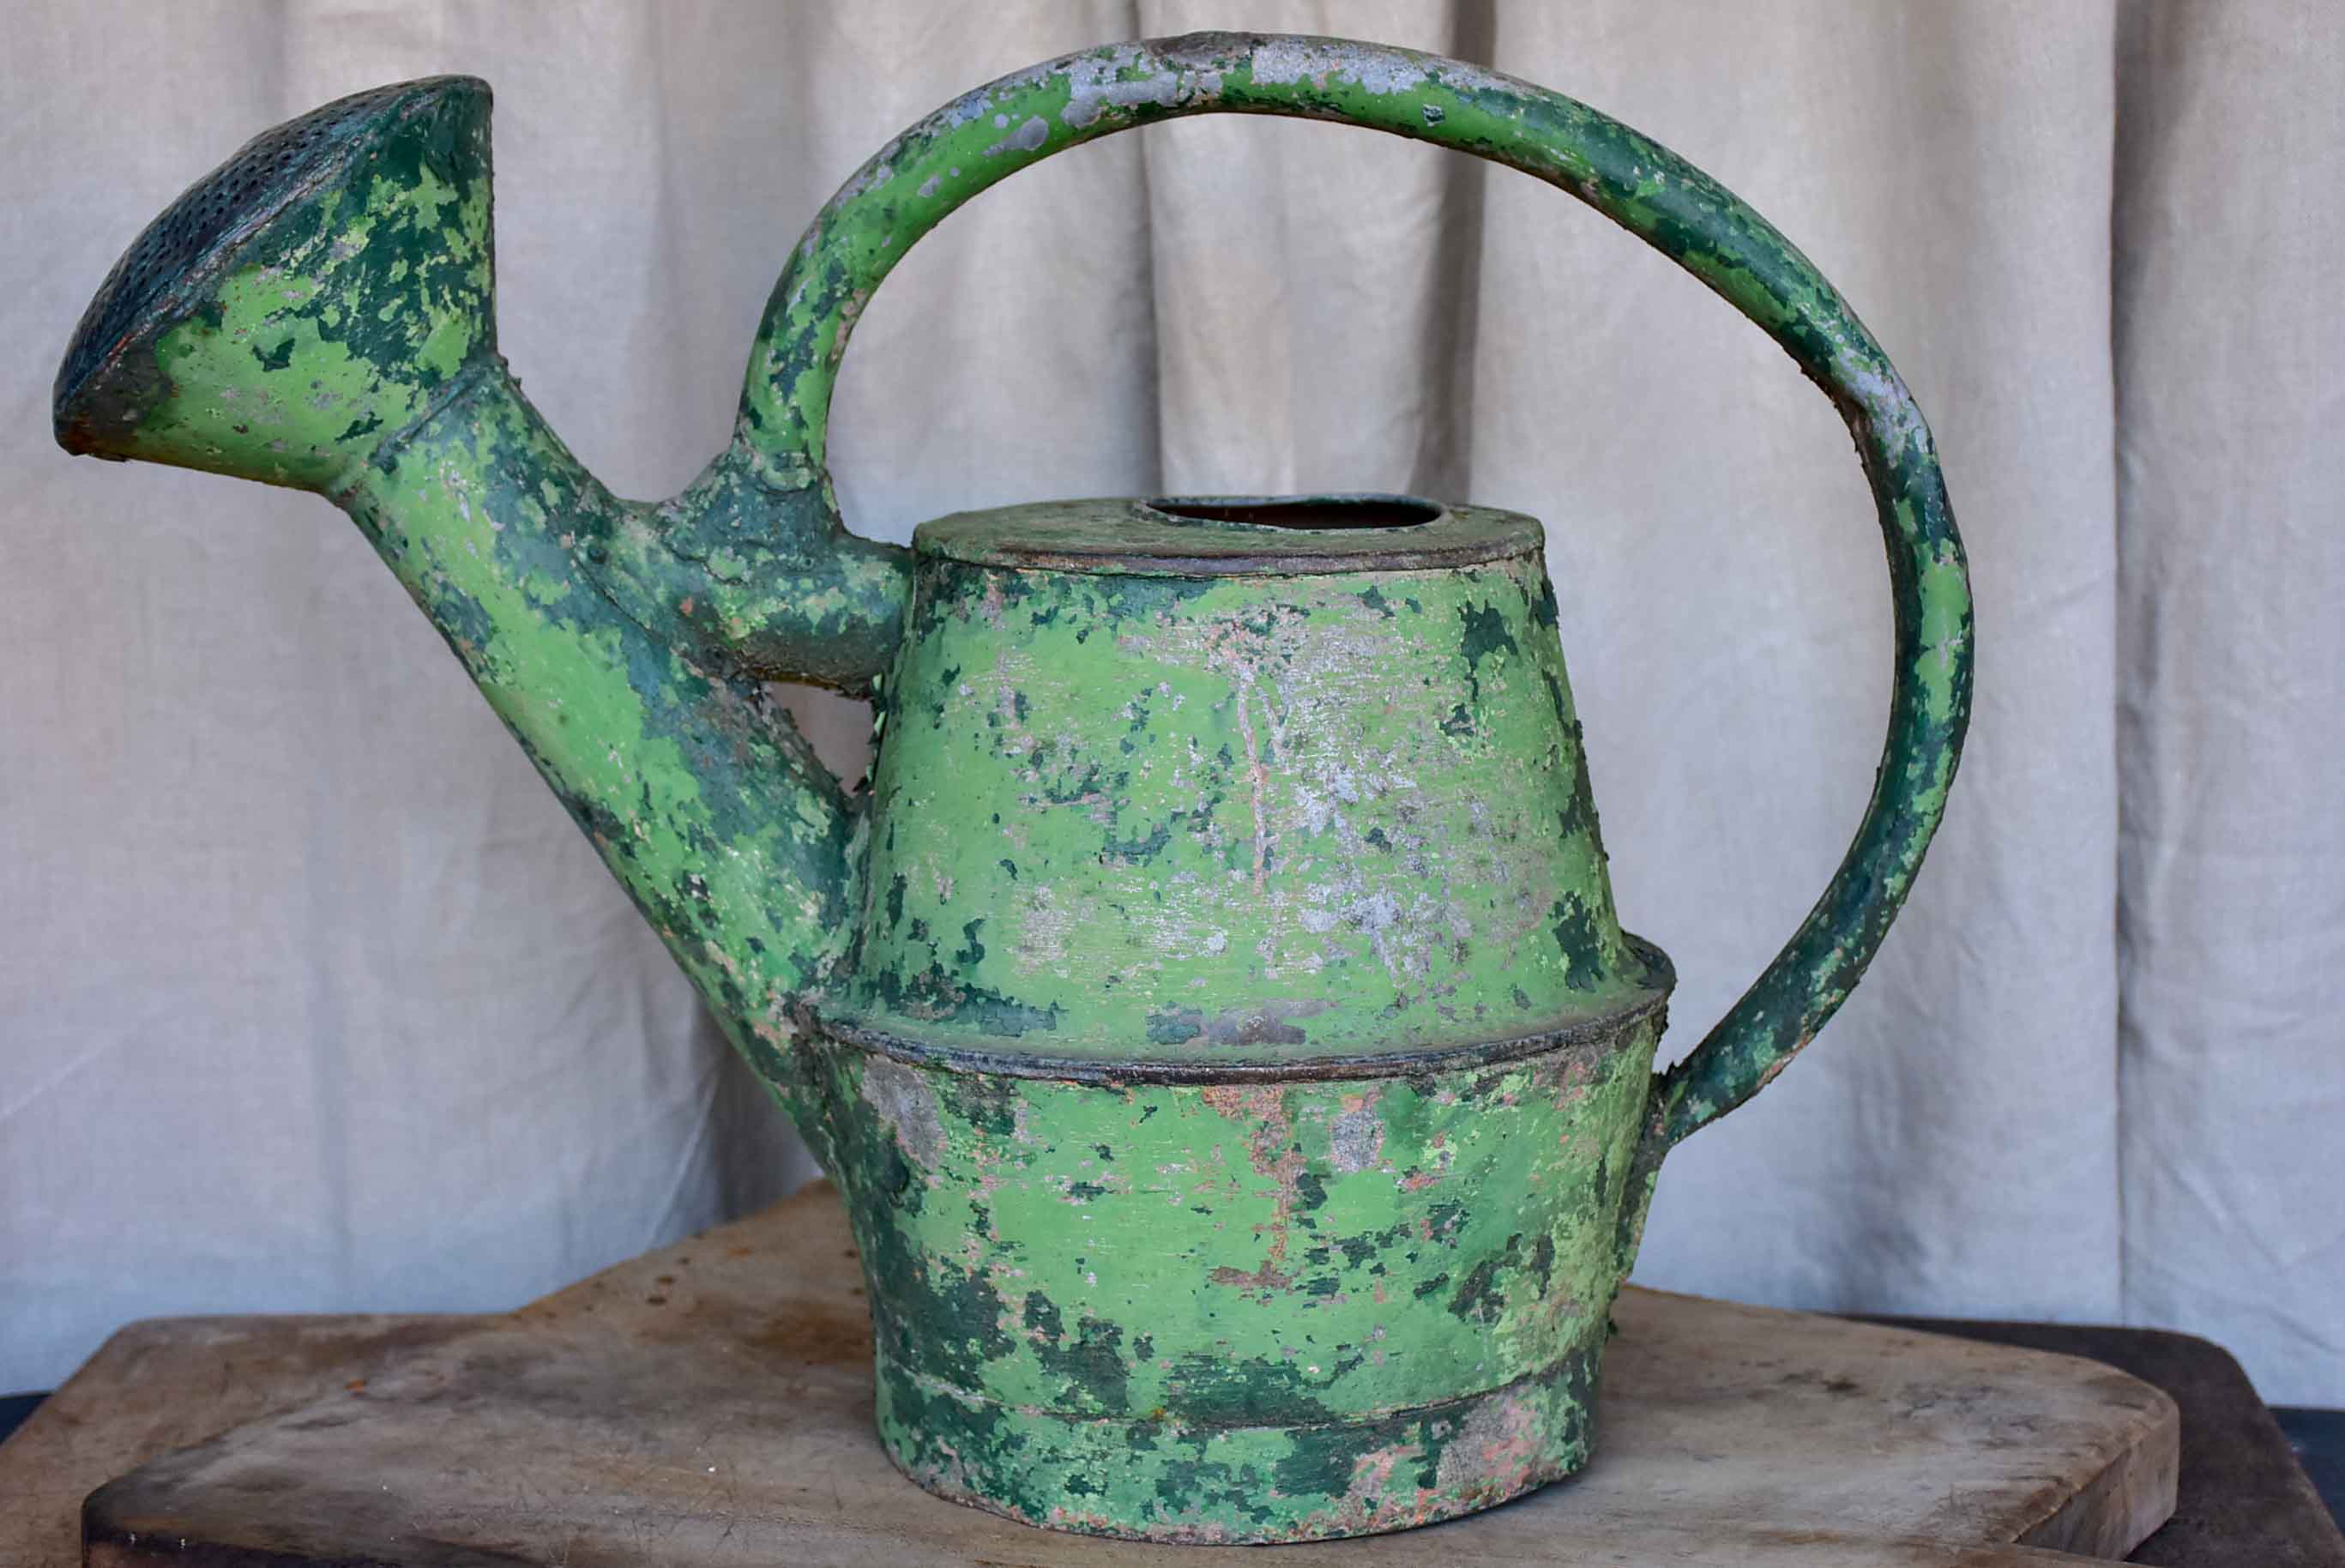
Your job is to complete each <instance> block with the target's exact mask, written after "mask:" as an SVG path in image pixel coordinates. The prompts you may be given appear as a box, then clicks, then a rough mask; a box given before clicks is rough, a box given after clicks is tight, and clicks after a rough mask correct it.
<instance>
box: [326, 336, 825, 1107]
mask: <svg viewBox="0 0 2345 1568" xmlns="http://www.w3.org/2000/svg"><path fill="white" fill-rule="evenodd" d="M336 499H337V500H338V501H339V502H340V504H342V505H343V506H344V507H345V508H346V509H347V510H348V511H349V512H350V514H351V515H352V516H353V517H354V518H356V519H357V521H358V522H359V524H360V527H361V528H362V529H364V530H365V532H366V534H367V535H368V536H369V538H370V539H371V541H372V542H373V543H374V545H375V547H376V549H377V550H378V551H379V552H380V553H381V555H382V557H383V559H384V560H385V561H386V562H387V563H388V564H389V565H391V569H392V570H393V571H394V572H395V573H397V574H398V575H399V578H400V580H401V582H402V583H403V584H404V585H406V587H407V589H408V592H409V593H410V594H411V595H412V596H413V597H414V599H415V601H416V603H417V604H418V605H419V606H421V607H422V608H423V610H424V612H425V613H426V614H427V615H429V616H431V620H432V622H433V624H434V625H435V626H438V627H439V629H440V632H441V635H442V636H444V637H445V638H446V639H447V641H448V646H449V647H450V648H451V649H452V651H453V652H454V653H455V655H456V657H457V658H458V659H459V660H460V661H461V662H462V665H463V667H464V668H465V671H466V673H468V674H469V675H471V676H472V679H473V680H474V681H475V682H476V683H477V684H478V685H479V687H480V688H481V691H482V695H483V696H485V697H487V698H488V701H489V705H490V707H491V708H493V709H495V711H496V713H497V715H498V717H499V718H502V719H503V721H504V723H505V726H506V728H509V729H510V730H511V731H512V732H513V736H514V738H516V739H518V740H519V741H520V742H521V744H522V747H523V749H524V750H526V751H527V752H528V753H529V756H530V759H531V760H532V761H533V763H535V764H536V766H537V769H538V771H539V772H540V773H541V774H542V775H543V777H544V779H545V780H546V782H547V783H548V784H549V785H551V786H552V787H553V790H554V793H555V794H556V795H557V796H559V797H560V799H561V800H562V802H563V806H564V807H565V808H566V809H568V810H569V812H570V814H571V816H572V818H573V819H574V820H575V821H576V822H577V823H578V825H579V827H580V828H581V829H583V830H584V831H585V833H586V835H587V836H588V838H590V839H591V840H593V841H594V847H595V849H596V850H597V852H598V853H600V854H601V855H602V857H603V860H604V864H606V865H607V866H609V867H610V869H611V871H612V873H613V875H614V876H615V877H617V878H618V880H619V881H620V883H621V885H622V886H624V888H625V889H626V891H627V892H628V895H629V896H630V897H631V898H632V899H633V900H634V902H635V904H636V905H637V907H638V908H640V909H641V910H642V911H643V912H644V915H645V919H647V920H648V921H650V922H651V924H652V926H653V928H654V929H655V931H657V932H659V935H660V938H661V940H662V941H663V942H665V943H666V944H667V946H668V948H669V950H670V951H671V952H673V953H674V954H675V958H676V960H677V962H679V963H680V964H682V966H683V967H684V969H685V972H686V973H687V974H688V975H689V976H690V977H691V978H692V981H693V983H695V986H696V987H697V988H698V989H699V990H700V992H701V993H702V995H703V996H705V997H706V999H707V1001H708V1002H709V1003H710V1005H711V1006H712V1007H713V1008H715V1009H716V1013H718V1015H719V1017H720V1018H721V1019H722V1020H723V1021H724V1022H725V1023H726V1028H727V1032H728V1033H731V1034H732V1035H733V1036H734V1038H735V1039H736V1043H738V1044H740V1045H741V1046H742V1048H743V1049H744V1050H745V1051H746V1052H747V1053H748V1054H750V1055H751V1056H752V1057H753V1059H756V1062H757V1064H758V1065H759V1066H760V1068H761V1069H763V1070H764V1071H765V1073H766V1076H767V1077H768V1078H771V1079H775V1080H776V1081H787V1079H788V1078H789V1077H790V1075H791V1074H790V1073H789V1069H788V1066H787V1062H786V1060H785V1055H786V1053H785V1050H784V1047H785V1046H786V1044H787V1041H788V1039H789V1037H790V1034H791V1030H792V1021H793V1019H794V1018H795V1017H796V1016H797V1013H798V1011H799V1009H800V1007H801V1006H802V1005H803V1003H804V1001H805V999H806V998H807V996H808V995H809V994H810V993H813V992H815V991H816V990H817V988H819V987H820V986H821V984H822V983H823V982H824V981H825V980H826V979H827V976H828V975H829V973H830V972H831V971H832V970H833V968H834V967H835V966H836V965H837V963H838V962H839V960H840V958H841V955H842V953H843V952H844V950H845V947H846V944H847V942H848V932H849V928H850V925H851V921H850V920H849V918H848V916H849V913H850V911H852V910H853V909H854V908H855V907H856V906H857V904H858V897H857V892H856V888H855V883H854V879H855V867H856V861H857V858H858V857H857V856H856V855H855V854H854V853H853V852H852V851H853V850H854V848H855V845H854V838H855V834H856V832H857V830H858V821H859V815H858V813H857V812H855V811H854V810H852V809H850V804H849V801H848V796H847V793H846V791H845V790H843V789H841V787H840V785H839V782H838V780H837V779H835V778H833V777H832V776H831V775H830V773H829V772H828V771H827V769H824V768H823V766H822V764H821V763H820V762H819V761H818V760H817V759H816V758H815V756H814V753H813V751H812V748H810V747H808V746H807V742H806V741H805V739H804V738H802V737H801V736H800V735H799V734H798V732H797V728H796V727H795V726H794V725H793V724H792V723H791V722H790V719H789V718H788V715H787V713H785V712H784V711H783V710H782V709H781V708H779V707H778V706H777V705H776V704H774V703H773V702H771V701H770V700H769V698H768V697H766V693H765V691H764V689H763V687H762V686H761V685H760V684H759V683H758V682H757V681H756V679H755V678H753V677H750V676H748V675H746V674H744V673H741V672H739V671H736V670H733V669H729V668H727V667H724V666H721V665H716V664H714V663H710V662H705V661H703V660H701V659H699V658H697V657H695V654H694V652H693V650H692V649H690V648H688V647H677V646H675V644H673V643H671V642H669V641H666V640H665V639H664V638H662V637H661V636H659V635H658V632H657V629H656V628H655V627H654V626H646V625H645V624H644V622H643V621H642V620H641V619H640V618H638V617H637V616H635V615H634V614H631V613H630V612H629V611H628V610H627V609H626V608H625V607H624V606H621V605H620V604H618V603H616V602H614V599H613V598H612V597H611V596H608V595H606V594H605V593H604V591H603V590H602V588H601V587H600V586H599V585H597V584H596V583H595V582H594V580H593V579H592V577H591V576H590V575H589V571H590V568H592V566H593V565H594V555H596V554H597V553H604V554H607V553H608V552H607V549H606V546H605V543H604V542H607V541H610V540H613V539H619V538H632V537H635V536H638V535H644V534H645V533H647V532H648V530H649V524H648V522H647V521H646V517H645V513H646V511H647V509H645V508H643V507H640V506H636V505H634V504H630V503H626V502H623V501H619V500H617V499H615V498H614V497H613V496H612V495H611V494H610V493H609V492H608V491H607V490H606V489H604V486H603V485H601V484H598V483H597V482H596V481H595V480H594V477H593V475H591V474H589V473H587V472H586V471H585V469H584V467H583V466H581V465H580V464H579V463H578V462H577V460H576V459H575V458H574V457H573V456H572V455H571V453H570V452H569V451H568V450H567V449H566V448H565V447H564V446H563V443H561V442H560V441H559V440H558V439H557V438H556V437H555V436H554V434H553V432H552V431H551V430H550V429H549V428H547V426H546V424H545V422H544V421H543V419H542V418H541V417H540V416H539V415H538V413H537V411H536V410H535V409H533V408H532V407H531V406H530V404H529V402H527V400H525V399H524V398H523V396H522V395H521V392H520V391H519V389H518V388H516V387H515V386H514V385H513V382H511V380H510V379H509V378H507V377H506V376H504V375H503V373H502V372H500V373H496V374H492V375H487V376H483V377H482V378H481V380H480V381H479V382H478V383H477V384H475V385H474V386H472V387H471V388H469V389H467V390H466V392H464V393H463V394H462V395H461V396H459V397H457V398H455V399H453V400H452V401H451V402H448V403H447V404H446V405H444V406H443V407H442V408H440V409H439V410H438V411H436V412H434V413H433V414H431V416H430V417H429V418H428V419H426V420H425V421H424V422H423V423H421V424H419V425H418V426H416V427H415V428H414V429H413V430H412V431H411V432H410V433H408V434H407V435H406V436H405V437H404V439H402V440H401V442H400V443H397V444H396V445H395V446H393V447H390V448H386V449H385V450H384V451H383V452H382V453H381V456H380V460H379V461H376V462H371V463H366V464H364V465H361V466H360V468H359V469H357V470H355V471H354V472H353V473H352V475H351V477H350V483H349V484H348V485H347V487H346V488H345V489H343V490H342V491H341V492H340V493H339V494H337V496H336Z"/></svg>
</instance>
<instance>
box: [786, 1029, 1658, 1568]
mask: <svg viewBox="0 0 2345 1568" xmlns="http://www.w3.org/2000/svg"><path fill="white" fill-rule="evenodd" d="M1659 1033H1660V1020H1659V1019H1658V1018H1657V1017H1648V1018H1645V1019H1643V1020H1640V1021H1639V1022H1637V1023H1631V1024H1629V1025H1628V1026H1627V1027H1626V1028H1623V1029H1621V1030H1619V1032H1617V1033H1616V1034H1615V1035H1614V1036H1613V1037H1611V1038H1609V1039H1601V1040H1595V1041H1589V1042H1587V1043H1585V1044H1579V1045H1573V1046H1567V1047H1564V1048H1561V1049H1559V1050H1555V1051H1551V1052H1548V1053H1545V1054H1539V1055H1535V1056H1530V1057H1527V1058H1524V1059H1521V1060H1518V1061H1514V1062H1508V1063H1502V1064H1495V1065H1467V1066H1462V1067H1454V1068H1445V1067H1443V1066H1441V1065H1439V1064H1428V1065H1423V1066H1420V1067H1419V1068H1418V1069H1417V1070H1416V1071H1415V1072H1414V1073H1412V1074H1407V1075H1401V1074H1394V1075H1391V1076H1384V1077H1361V1078H1353V1079H1335V1080H1328V1081H1324V1082H1313V1083H1302V1084H1296V1083H1278V1082H1270V1083H1256V1084H1213V1083H1203V1084H1130V1085H1125V1086H1122V1087H1118V1086H1116V1085H1112V1084H1107V1085H1095V1084H1071V1083H1067V1082H1063V1081H1058V1080H1051V1079H1038V1078H1021V1077H1008V1076H1001V1075H996V1074H980V1073H972V1072H968V1071H960V1070H955V1069H953V1068H951V1067H947V1066H939V1065H933V1064H910V1063H906V1062H900V1061H897V1060H894V1059H891V1058H888V1057H884V1056H877V1055H873V1054H867V1053H863V1052H857V1051H831V1052H826V1053H824V1055H823V1066H824V1070H825V1074H826V1081H825V1083H824V1084H823V1093H822V1094H821V1095H820V1096H819V1098H820V1099H821V1100H822V1102H823V1103H824V1104H825V1105H827V1106H829V1107H830V1108H831V1109H830V1134H831V1151H832V1153H831V1159H832V1164H831V1166H830V1168H831V1169H832V1170H833V1171H834V1172H835V1173H837V1176H838V1179H839V1182H840V1185H841V1186H842V1187H843V1188H844V1189H845V1190H846V1191H847V1192H848V1195H849V1197H848V1212H849V1214H850V1216H851V1217H852V1218H853V1220H854V1223H855V1228H856V1236H857V1239H858V1242H859V1243H860V1245H861V1247H862V1249H863V1252H864V1256H865V1259H866V1264H867V1268H868V1273H869V1276H870V1280H871V1285H870V1288H871V1306H872V1317H873V1323H874V1328H875V1330H876V1337H877V1342H878V1387H879V1424H880V1431H881V1434H882V1435H883V1436H884V1437H885V1438H886V1440H887V1441H888V1447H889V1450H890V1451H891V1452H893V1453H894V1455H895V1456H896V1459H897V1461H898V1463H900V1464H902V1465H903V1466H904V1467H905V1469H906V1470H907V1471H909V1473H910V1474H912V1475H913V1476H914V1477H915V1478H916V1479H918V1480H919V1481H922V1482H923V1483H924V1484H926V1485H929V1486H930V1487H931V1488H933V1489H935V1490H938V1491H940V1492H946V1493H947V1494H948V1495H951V1496H955V1497H959V1498H961V1499H964V1500H966V1501H970V1502H981V1503H983V1504H984V1505H986V1506H988V1507H991V1508H995V1509H998V1510H1000V1511H1001V1512H1008V1513H1010V1514H1012V1515H1013V1516H1015V1517H1018V1518H1021V1519H1026V1520H1029V1521H1030V1522H1034V1523H1038V1524H1051V1525H1057V1526H1061V1527H1064V1528H1072V1529H1083V1530H1096V1531H1101V1532H1108V1533H1114V1534H1142V1535H1147V1536H1151V1537H1154V1538H1158V1539H1168V1540H1199V1541H1223V1540H1231V1541H1239V1540H1256V1539H1301V1538H1306V1537H1312V1536H1320V1535H1328V1534H1351V1533H1357V1532H1365V1531H1373V1530H1390V1529H1395V1528H1398V1527H1401V1526H1405V1525H1409V1524H1417V1523H1423V1522H1427V1521H1429V1520H1433V1519H1439V1518H1444V1517H1447V1516H1448V1515H1450V1514H1454V1513H1457V1512H1465V1511H1468V1510H1471V1509H1475V1508H1480V1507H1487V1505H1489V1504H1490V1503H1493V1502H1500V1501H1503V1500H1504V1499H1506V1498H1508V1497H1511V1496H1514V1495H1515V1494H1517V1493H1518V1492H1523V1491H1525V1490H1527V1489H1528V1488H1530V1487H1533V1486H1537V1485H1538V1484H1540V1483H1541V1482H1544V1481H1551V1480H1553V1479H1555V1478H1556V1477H1557V1476H1559V1475H1563V1474H1567V1473H1568V1472H1569V1471H1573V1470H1576V1469H1578V1468H1579V1465H1580V1464H1581V1463H1582V1462H1583V1461H1585V1460H1586V1458H1587V1456H1588V1448H1589V1431H1588V1412H1589V1408H1590V1406H1589V1392H1590V1390H1591V1388H1592V1386H1593V1382H1594V1378H1595V1372H1596V1362H1597V1357H1598V1354H1599V1350H1600V1349H1601V1346H1602V1341H1603V1338H1604V1332H1605V1321H1606V1313H1607V1312H1608V1311H1609V1308H1610V1307H1611V1303H1612V1298H1613V1296H1614V1294H1615V1292H1616V1291H1617V1290H1618V1289H1619V1282H1620V1277H1621V1274H1622V1272H1623V1270H1622V1268H1621V1259H1620V1258H1619V1256H1618V1254H1617V1251H1616V1244H1617V1237H1618V1235H1619V1219H1620V1216H1621V1214H1622V1211H1623V1208H1624V1207H1625V1205H1627V1204H1628V1203H1629V1202H1630V1201H1631V1195H1630V1193H1629V1177H1630V1164H1631V1156H1632V1154H1633V1152H1634V1147H1635V1144H1636V1139H1637V1135H1638V1128H1639V1119H1640V1118H1639V1112H1640V1111H1641V1109H1642V1107H1643V1105H1644V1102H1645V1097H1646V1094H1647V1085H1648V1080H1649V1078H1650V1065H1651V1062H1652V1054H1653V1046H1654V1043H1655V1040H1656V1039H1657V1038H1658V1036H1659Z"/></svg>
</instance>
